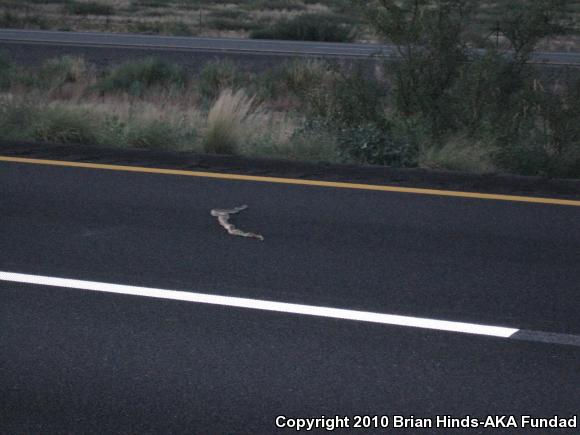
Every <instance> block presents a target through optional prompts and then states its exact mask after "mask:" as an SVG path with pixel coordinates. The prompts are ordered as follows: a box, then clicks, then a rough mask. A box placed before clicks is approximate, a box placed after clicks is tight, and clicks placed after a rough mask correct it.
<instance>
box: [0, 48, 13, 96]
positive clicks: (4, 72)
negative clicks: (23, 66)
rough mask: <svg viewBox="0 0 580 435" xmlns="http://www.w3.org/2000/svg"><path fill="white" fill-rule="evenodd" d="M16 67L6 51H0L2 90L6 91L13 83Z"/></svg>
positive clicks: (0, 88)
mask: <svg viewBox="0 0 580 435" xmlns="http://www.w3.org/2000/svg"><path fill="white" fill-rule="evenodd" d="M13 70H14V67H13V66H12V63H11V62H10V60H9V59H8V56H7V55H6V53H4V52H1V51H0V91H5V90H6V89H8V88H9V87H10V85H11V84H12V73H13Z"/></svg>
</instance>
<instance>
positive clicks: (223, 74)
mask: <svg viewBox="0 0 580 435" xmlns="http://www.w3.org/2000/svg"><path fill="white" fill-rule="evenodd" d="M241 78H242V76H241V73H240V71H239V70H238V67H237V66H236V64H235V63H233V62H232V61H229V60H218V61H215V62H208V63H206V64H205V65H204V67H203V69H202V70H201V73H200V77H199V90H200V93H201V96H202V97H203V98H204V99H205V100H206V101H213V100H215V99H216V98H217V97H218V95H219V94H220V92H221V91H222V90H224V89H228V88H231V89H236V88H238V87H240V84H241Z"/></svg>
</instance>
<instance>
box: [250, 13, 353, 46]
mask: <svg viewBox="0 0 580 435" xmlns="http://www.w3.org/2000/svg"><path fill="white" fill-rule="evenodd" d="M355 36H356V35H355V28H354V26H353V25H352V24H351V23H349V22H345V21H344V19H343V18H341V17H339V16H336V15H334V14H325V13H308V14H301V15H297V16H296V17H294V18H290V19H288V18H282V19H281V20H279V21H278V22H277V23H275V24H273V25H271V26H268V27H264V28H261V29H257V30H254V31H252V32H251V33H250V38H253V39H284V40H299V41H323V42H350V41H353V40H354V38H355Z"/></svg>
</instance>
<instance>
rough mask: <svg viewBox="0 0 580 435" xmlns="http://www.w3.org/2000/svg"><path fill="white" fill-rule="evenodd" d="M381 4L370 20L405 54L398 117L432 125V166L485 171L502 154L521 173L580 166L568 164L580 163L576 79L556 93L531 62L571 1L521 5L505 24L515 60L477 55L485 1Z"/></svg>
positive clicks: (396, 67) (397, 87)
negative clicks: (474, 45) (473, 33)
mask: <svg viewBox="0 0 580 435" xmlns="http://www.w3.org/2000/svg"><path fill="white" fill-rule="evenodd" d="M379 3H380V4H376V3H373V4H374V6H377V7H371V8H369V9H368V16H369V19H370V20H371V22H372V23H373V24H374V26H375V28H376V29H377V30H378V31H379V33H381V34H382V35H384V36H385V37H386V38H387V39H389V40H390V41H392V42H394V43H395V44H397V45H398V46H399V50H398V52H399V53H400V57H398V58H397V59H394V60H392V61H391V63H390V66H391V68H390V70H391V72H392V73H391V81H392V83H393V85H394V97H395V98H394V106H395V109H396V113H397V115H396V116H397V117H398V118H400V119H403V120H405V119H421V120H422V122H423V123H425V125H426V126H427V131H428V137H427V140H426V143H427V144H429V148H428V152H427V154H425V155H423V156H422V158H423V159H424V161H427V162H429V164H431V165H445V166H447V167H467V168H472V169H474V170H479V169H481V168H483V169H488V168H491V167H492V166H493V165H492V164H491V163H490V161H489V159H491V158H492V157H493V159H494V162H493V163H494V164H495V165H496V166H499V167H501V168H502V169H506V170H508V171H512V172H517V173H522V174H529V175H550V176H553V175H562V174H564V173H570V172H573V171H574V170H575V169H572V168H575V167H576V166H575V163H574V164H567V163H566V161H565V160H566V159H571V160H572V161H576V160H575V157H574V156H576V155H578V154H580V152H579V151H577V150H579V149H580V123H579V122H578V119H579V118H580V104H578V103H576V101H577V99H578V98H577V97H576V96H575V97H573V98H568V97H567V96H566V95H567V94H569V95H572V94H574V92H573V89H572V87H571V86H570V81H568V82H567V84H566V85H561V87H563V88H564V89H563V90H562V89H560V90H559V91H556V89H554V88H552V84H551V83H550V81H549V79H547V78H546V76H545V75H542V74H540V73H539V72H538V71H536V70H535V69H534V68H533V67H532V66H531V65H530V59H531V56H532V54H533V51H534V49H535V46H536V44H537V43H538V42H539V41H540V40H541V39H542V38H545V37H546V36H549V35H551V34H554V33H556V32H557V31H558V25H557V20H556V17H558V11H559V9H560V8H561V6H562V5H563V4H564V2H560V1H557V2H546V1H543V0H530V1H525V2H524V1H523V0H522V1H519V2H513V4H511V5H510V7H509V8H508V9H506V11H505V14H504V15H503V16H502V23H501V24H502V25H501V27H502V29H503V33H504V36H505V38H506V39H507V41H508V42H509V44H510V46H511V47H510V48H511V49H512V50H513V55H510V56H506V55H505V54H504V53H501V52H499V51H497V50H494V49H488V50H487V51H486V53H485V54H478V53H475V52H473V51H470V50H468V47H469V46H470V43H471V41H470V40H469V32H468V29H469V28H470V26H472V24H473V20H474V17H475V16H476V13H475V12H476V6H477V4H478V2H475V1H473V0H450V1H440V0H426V1H423V2H414V1H411V0H404V1H394V0H381V1H380V2H379ZM467 60H470V62H466V61H467ZM578 83H580V80H579V81H578ZM578 96H580V91H578ZM456 137H464V138H465V140H466V141H468V142H471V143H489V144H490V146H489V147H484V148H479V147H468V146H466V145H464V144H460V143H454V142H453V140H454V139H453V138H456ZM450 140H451V142H449V141H450ZM490 149H493V150H494V151H493V152H491V151H489V150H490ZM454 154H455V157H453V155H454Z"/></svg>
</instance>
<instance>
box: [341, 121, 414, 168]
mask: <svg viewBox="0 0 580 435" xmlns="http://www.w3.org/2000/svg"><path fill="white" fill-rule="evenodd" d="M337 139H338V144H339V150H340V153H341V155H342V156H343V157H345V158H346V160H353V161H355V162H358V163H368V164H376V165H388V166H397V167H411V166H416V164H417V150H416V148H415V147H414V146H413V145H412V144H411V143H409V142H408V141H407V139H405V138H397V137H396V136H395V135H394V134H393V133H392V131H391V129H389V128H387V127H383V128H380V127H378V126H377V125H376V124H360V125H357V126H353V127H345V128H342V129H340V130H339V131H338V133H337Z"/></svg>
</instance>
